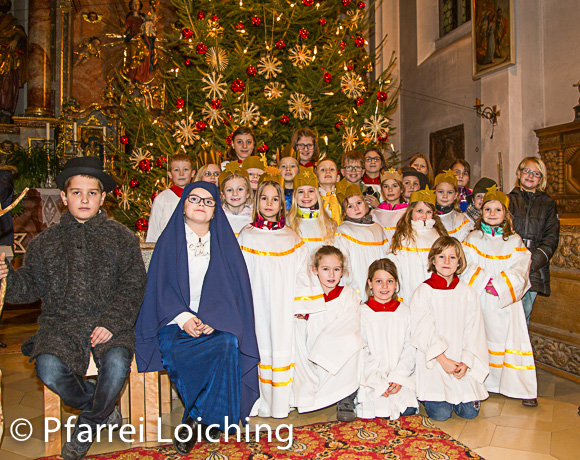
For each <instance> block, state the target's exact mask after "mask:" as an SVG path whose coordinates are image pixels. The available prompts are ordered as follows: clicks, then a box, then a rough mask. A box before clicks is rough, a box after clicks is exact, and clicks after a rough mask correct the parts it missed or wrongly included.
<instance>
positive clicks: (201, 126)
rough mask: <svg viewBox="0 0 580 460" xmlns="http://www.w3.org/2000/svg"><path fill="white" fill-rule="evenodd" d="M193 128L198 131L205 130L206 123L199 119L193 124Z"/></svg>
mask: <svg viewBox="0 0 580 460" xmlns="http://www.w3.org/2000/svg"><path fill="white" fill-rule="evenodd" d="M195 129H197V130H198V131H205V130H206V129H207V123H206V122H205V121H203V120H199V121H198V122H197V123H196V124H195Z"/></svg>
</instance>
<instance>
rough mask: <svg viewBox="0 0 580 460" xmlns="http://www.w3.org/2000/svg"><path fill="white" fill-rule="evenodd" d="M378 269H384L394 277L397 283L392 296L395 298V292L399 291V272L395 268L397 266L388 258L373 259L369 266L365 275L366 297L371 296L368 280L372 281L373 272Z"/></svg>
mask: <svg viewBox="0 0 580 460" xmlns="http://www.w3.org/2000/svg"><path fill="white" fill-rule="evenodd" d="M379 270H384V271H386V272H387V273H388V274H389V275H391V276H392V277H393V278H394V279H395V283H397V288H396V289H395V292H394V293H393V298H397V294H398V293H399V272H398V270H397V266H396V265H395V264H394V263H393V261H391V260H389V259H378V260H375V261H374V262H373V263H372V264H371V266H370V267H369V273H368V275H367V283H366V286H365V292H366V294H367V297H368V298H370V297H371V288H370V286H369V281H370V282H371V283H372V282H373V276H375V273H376V272H378V271H379Z"/></svg>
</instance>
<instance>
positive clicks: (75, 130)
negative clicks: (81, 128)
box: [73, 121, 77, 142]
mask: <svg viewBox="0 0 580 460" xmlns="http://www.w3.org/2000/svg"><path fill="white" fill-rule="evenodd" d="M76 141H77V122H76V121H75V122H74V123H73V142H76Z"/></svg>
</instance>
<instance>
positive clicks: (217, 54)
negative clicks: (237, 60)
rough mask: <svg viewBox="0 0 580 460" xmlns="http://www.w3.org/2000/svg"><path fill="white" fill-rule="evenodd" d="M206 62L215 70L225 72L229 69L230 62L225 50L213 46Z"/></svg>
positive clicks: (206, 56) (207, 53)
mask: <svg viewBox="0 0 580 460" xmlns="http://www.w3.org/2000/svg"><path fill="white" fill-rule="evenodd" d="M205 62H207V64H208V65H209V66H210V67H213V68H214V69H215V70H217V71H219V72H223V71H224V70H225V69H226V68H227V66H228V64H229V62H230V61H229V59H228V56H227V54H226V52H225V51H224V50H223V49H221V48H218V47H214V46H212V47H211V48H208V50H207V52H206V53H205Z"/></svg>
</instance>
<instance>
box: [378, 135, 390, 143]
mask: <svg viewBox="0 0 580 460" xmlns="http://www.w3.org/2000/svg"><path fill="white" fill-rule="evenodd" d="M377 139H378V140H379V142H381V143H384V142H387V141H388V140H389V135H388V134H385V133H379V135H378V136H377Z"/></svg>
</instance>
